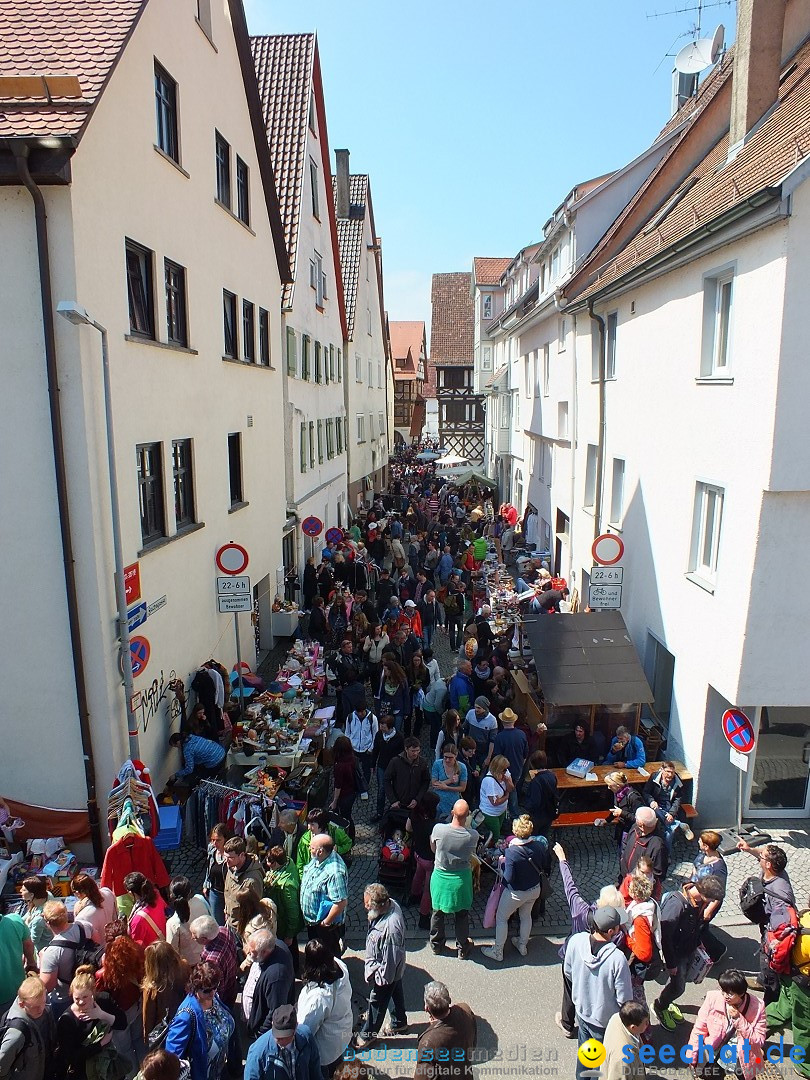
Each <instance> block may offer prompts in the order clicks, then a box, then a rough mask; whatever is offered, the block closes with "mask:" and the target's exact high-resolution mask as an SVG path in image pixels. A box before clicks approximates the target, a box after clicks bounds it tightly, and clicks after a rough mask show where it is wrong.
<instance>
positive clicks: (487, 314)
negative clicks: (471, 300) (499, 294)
mask: <svg viewBox="0 0 810 1080" xmlns="http://www.w3.org/2000/svg"><path fill="white" fill-rule="evenodd" d="M481 317H482V318H483V319H491V318H492V295H491V294H489V293H488V294H487V295H486V296H485V297H484V299H483V301H482V303H481Z"/></svg>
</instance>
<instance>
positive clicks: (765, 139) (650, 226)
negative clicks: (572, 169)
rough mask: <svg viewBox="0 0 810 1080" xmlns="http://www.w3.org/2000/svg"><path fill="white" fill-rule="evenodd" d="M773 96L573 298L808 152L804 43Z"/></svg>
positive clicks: (809, 83) (807, 48)
mask: <svg viewBox="0 0 810 1080" xmlns="http://www.w3.org/2000/svg"><path fill="white" fill-rule="evenodd" d="M794 65H795V70H792V71H791V74H790V75H788V76H787V77H785V78H784V80H783V82H782V84H781V86H780V89H779V101H778V104H777V105H776V107H775V108H774V110H773V111H772V112H771V113H770V115H768V116H767V117H766V119H765V120H763V121H762V123H761V125H760V127H759V128H757V130H756V131H755V132H754V133H753V135H751V137H750V138H749V140H748V142H747V143H745V145H744V146H743V147H742V149H741V150H740V151H739V153H738V154H737V156H736V157H735V158H734V159H733V160H732V161H730V162H728V163H726V158H727V154H728V134H726V135H725V136H724V137H723V138H722V139H721V140H720V142H719V143H718V144H717V145H716V146H715V147H714V148H713V149H712V150H711V151H710V153H708V154H707V155H706V156H705V157H704V158H703V160H702V161H701V162H700V163H699V164H698V165H697V166H696V168H695V169H694V170H693V172H692V173H691V175H690V176H689V177H687V179H686V180H685V181H684V182H683V183H682V184H681V185H680V187H679V188H678V189H677V191H676V192H675V193H674V194H673V196H672V197H671V198H670V199H669V201H668V202H667V203H665V205H664V208H663V212H660V211H659V214H658V215H657V216H653V217H652V218H651V220H650V221H649V223H647V224H646V225H645V227H644V228H643V229H642V230H640V231H636V232H635V233H634V235H633V237H632V238H631V239H630V242H629V243H628V244H627V245H625V247H624V248H623V249H622V250H621V251H620V252H619V254H618V255H617V256H616V257H615V258H613V259H612V260H610V261H609V262H608V263H607V264H606V265H605V266H604V267H602V268H601V269H600V271H599V275H598V277H597V278H596V280H595V281H594V282H593V284H592V285H590V287H589V288H588V289H586V290H585V291H584V292H582V293H581V294H580V296H579V297H578V299H581V298H584V297H587V296H589V295H592V294H593V293H595V292H598V291H599V290H600V289H602V288H604V287H605V286H606V285H608V284H610V283H612V282H615V281H617V280H618V279H620V278H621V277H622V275H623V274H625V273H627V272H628V271H629V270H631V269H636V268H638V267H641V266H643V265H644V263H645V262H646V261H647V260H648V259H650V258H652V257H653V256H654V255H657V254H658V253H659V252H660V251H662V250H664V249H665V248H667V247H669V246H670V245H672V244H674V243H676V242H677V241H679V240H682V239H684V238H685V237H687V236H688V235H689V234H690V233H692V232H694V231H696V230H698V229H703V228H705V226H706V225H707V224H708V223H710V222H711V221H713V220H714V219H715V218H718V217H720V216H721V215H722V214H724V213H726V212H727V211H728V210H731V209H733V208H734V207H735V206H737V205H739V204H742V203H744V202H745V201H746V200H748V199H750V198H751V197H752V196H753V195H755V194H757V193H759V192H762V191H763V190H764V189H767V188H771V187H775V186H777V185H778V184H779V183H781V181H782V180H784V178H785V177H786V175H787V174H788V173H790V172H792V171H793V169H795V168H796V166H797V165H798V164H799V163H800V162H801V161H802V160H803V159H804V158H806V157H807V156H808V154H810V42H808V43H806V44H805V45H804V47H803V48H802V50H801V51H800V52H799V53H798V55H797V56H796V57H795V58H794V59H793V60H792V61H791V62H790V64H789V67H790V68H794Z"/></svg>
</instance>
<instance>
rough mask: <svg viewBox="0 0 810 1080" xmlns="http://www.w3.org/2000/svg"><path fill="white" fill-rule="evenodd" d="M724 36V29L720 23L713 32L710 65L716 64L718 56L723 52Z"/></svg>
mask: <svg viewBox="0 0 810 1080" xmlns="http://www.w3.org/2000/svg"><path fill="white" fill-rule="evenodd" d="M725 36H726V28H725V26H723V24H722V23H720V25H719V26H718V27H717V29H716V30H715V32H714V37H713V38H712V52H711V56H712V63H713V64H716V63H717V61H718V59H719V58H720V54H721V53H722V51H723V45H724V42H725Z"/></svg>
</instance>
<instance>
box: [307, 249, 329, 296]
mask: <svg viewBox="0 0 810 1080" xmlns="http://www.w3.org/2000/svg"><path fill="white" fill-rule="evenodd" d="M309 284H310V288H312V289H314V290H315V303H316V304H317V305H318V307H323V302H324V300H325V299H326V274H325V273H324V272H323V256H322V255H321V254H320V252H318V251H314V252H313V253H312V258H311V259H310V260H309Z"/></svg>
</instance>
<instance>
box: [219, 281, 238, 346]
mask: <svg viewBox="0 0 810 1080" xmlns="http://www.w3.org/2000/svg"><path fill="white" fill-rule="evenodd" d="M222 314H223V329H224V331H225V355H226V356H229V357H231V358H232V359H234V360H235V359H236V358H237V357H238V356H239V351H238V348H239V342H238V338H237V330H236V297H235V296H234V294H233V293H232V292H228V290H227V289H223V290H222Z"/></svg>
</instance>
